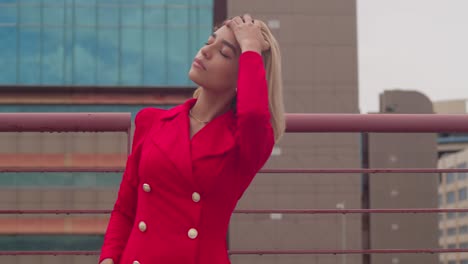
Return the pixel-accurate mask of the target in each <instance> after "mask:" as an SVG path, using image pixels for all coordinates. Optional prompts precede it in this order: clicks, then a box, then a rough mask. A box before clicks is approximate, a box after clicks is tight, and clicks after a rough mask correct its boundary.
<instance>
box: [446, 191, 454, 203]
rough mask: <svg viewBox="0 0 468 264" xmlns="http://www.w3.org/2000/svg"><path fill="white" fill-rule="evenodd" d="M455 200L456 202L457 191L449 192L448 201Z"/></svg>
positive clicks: (452, 201)
mask: <svg viewBox="0 0 468 264" xmlns="http://www.w3.org/2000/svg"><path fill="white" fill-rule="evenodd" d="M454 202H455V192H448V193H447V203H454Z"/></svg>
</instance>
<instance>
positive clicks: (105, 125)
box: [0, 113, 468, 263]
mask: <svg viewBox="0 0 468 264" xmlns="http://www.w3.org/2000/svg"><path fill="white" fill-rule="evenodd" d="M130 127H131V123H130V114H98V113H88V114H65V113H63V114H62V113H60V114H50V113H47V114H46V113H34V114H32V113H31V114H16V113H15V114H0V132H31V131H35V132H77V131H80V132H98V131H101V132H102V131H120V132H126V133H127V135H128V151H129V150H130V144H131V141H130V139H131V137H130ZM323 132H337V133H350V132H358V133H361V144H362V148H363V149H364V150H365V149H366V148H367V147H368V133H371V132H373V133H381V132H385V133H438V132H452V133H467V132H468V115H433V114H370V115H365V114H364V115H362V114H288V115H287V133H323ZM363 154H364V156H363V167H362V168H340V169H329V168H323V169H310V168H280V169H263V170H261V171H260V173H313V174H317V173H340V174H348V173H361V174H362V182H363V190H362V191H363V204H362V209H301V210H297V209H295V210H292V209H275V210H235V212H234V213H235V214H272V213H281V214H362V215H363V223H364V229H365V228H369V226H365V224H367V225H368V223H369V221H368V220H369V219H368V217H369V214H375V213H384V214H393V213H404V214H418V213H450V212H468V208H457V209H449V208H400V209H369V196H368V194H369V176H370V175H372V174H373V173H449V172H468V169H460V168H458V169H436V168H434V169H428V168H372V169H370V168H368V165H369V164H368V160H369V159H368V158H369V157H368V155H369V154H368V152H366V151H364V152H363ZM123 170H124V168H123V167H109V168H102V167H99V168H97V167H96V168H93V167H87V168H81V167H63V168H57V167H28V168H15V167H3V168H0V172H25V171H27V172H58V171H64V172H122V171H123ZM110 212H111V211H110V210H0V214H7V215H11V214H14V215H18V214H109V213H110ZM363 231H365V230H363ZM367 231H368V230H367ZM368 233H369V232H363V240H362V241H363V249H359V250H357V249H342V250H339V249H330V250H231V251H229V254H231V255H235V254H239V255H251V254H255V255H266V254H363V255H364V256H369V255H370V254H388V253H448V252H468V249H440V248H419V249H370V245H369V239H368V237H366V235H368ZM97 254H99V252H98V251H0V255H97ZM364 263H369V262H368V260H367V261H366V259H365V258H364Z"/></svg>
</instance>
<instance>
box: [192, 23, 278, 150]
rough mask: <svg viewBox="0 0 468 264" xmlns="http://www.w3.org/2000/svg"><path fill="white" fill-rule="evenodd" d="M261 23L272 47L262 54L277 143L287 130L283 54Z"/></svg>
mask: <svg viewBox="0 0 468 264" xmlns="http://www.w3.org/2000/svg"><path fill="white" fill-rule="evenodd" d="M255 21H256V22H258V23H259V25H260V29H261V32H262V35H263V38H264V39H265V41H266V42H268V44H269V45H270V49H269V50H266V51H263V52H262V57H263V64H264V65H265V71H266V79H267V83H268V102H269V109H270V115H271V125H272V127H273V132H274V135H275V142H278V141H279V140H280V139H281V137H282V136H283V134H284V131H285V129H286V121H285V117H284V111H285V110H284V102H283V80H282V76H281V53H280V49H279V45H278V41H277V40H276V39H275V37H274V36H273V34H272V33H271V31H270V29H269V28H268V26H267V25H266V24H265V23H264V22H263V21H261V20H257V19H256V20H255ZM200 92H201V87H198V88H197V89H196V90H195V92H194V93H193V97H194V98H197V97H198V96H199V95H200Z"/></svg>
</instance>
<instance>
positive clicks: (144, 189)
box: [143, 183, 151, 192]
mask: <svg viewBox="0 0 468 264" xmlns="http://www.w3.org/2000/svg"><path fill="white" fill-rule="evenodd" d="M143 191H145V192H150V191H151V186H150V185H149V184H147V183H144V184H143Z"/></svg>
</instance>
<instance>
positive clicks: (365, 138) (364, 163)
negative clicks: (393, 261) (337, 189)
mask: <svg viewBox="0 0 468 264" xmlns="http://www.w3.org/2000/svg"><path fill="white" fill-rule="evenodd" d="M361 168H362V169H369V133H367V132H362V133H361ZM369 190H370V189H369V173H363V174H362V194H361V207H362V209H370V192H369ZM361 224H362V233H361V234H362V248H363V249H364V250H368V249H370V248H371V246H370V215H369V214H363V215H362V223H361ZM362 263H363V264H370V263H371V255H370V254H364V255H363V256H362Z"/></svg>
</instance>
